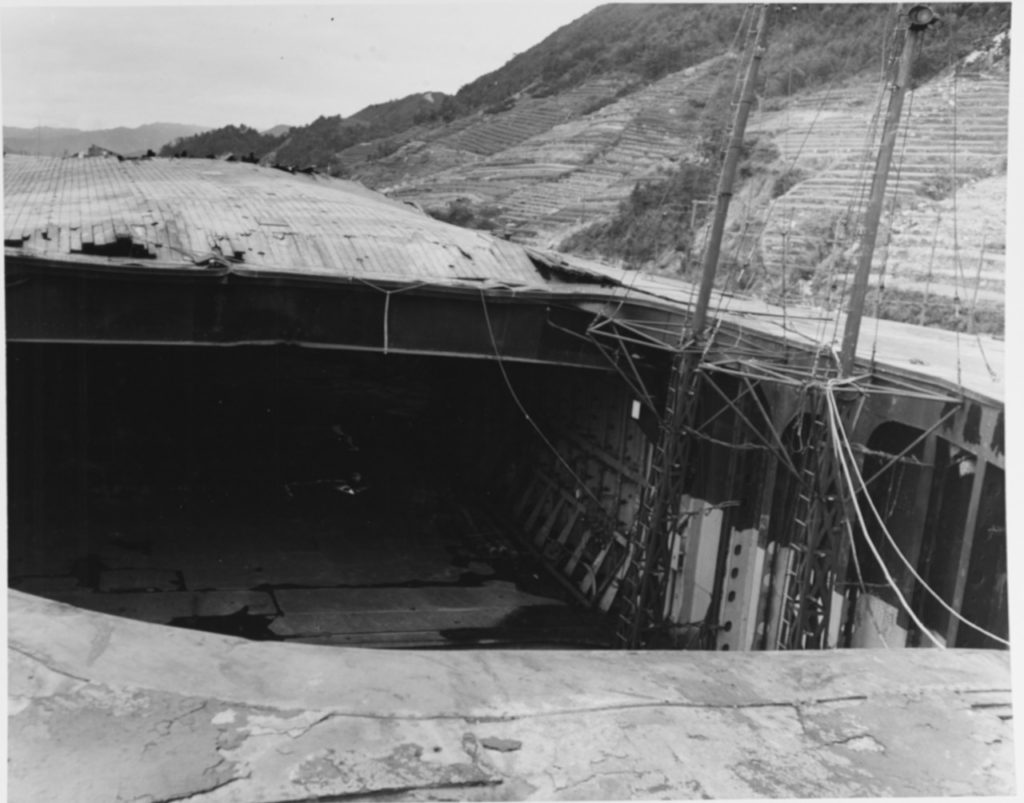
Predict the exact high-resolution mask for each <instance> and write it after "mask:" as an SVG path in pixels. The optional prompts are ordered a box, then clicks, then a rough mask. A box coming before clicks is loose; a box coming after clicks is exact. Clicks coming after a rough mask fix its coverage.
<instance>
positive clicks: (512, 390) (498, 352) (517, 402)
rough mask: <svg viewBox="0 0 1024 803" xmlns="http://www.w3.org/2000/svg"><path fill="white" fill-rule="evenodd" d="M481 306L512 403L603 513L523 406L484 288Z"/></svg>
mask: <svg viewBox="0 0 1024 803" xmlns="http://www.w3.org/2000/svg"><path fill="white" fill-rule="evenodd" d="M480 304H481V306H482V307H483V310H484V321H485V322H486V323H487V334H488V336H489V337H490V340H491V347H492V348H493V349H494V357H495V360H496V362H497V363H498V368H499V370H500V371H501V376H502V379H503V380H504V381H505V387H506V388H507V389H508V392H509V394H510V395H511V397H512V401H514V402H515V405H516V407H518V408H519V412H520V413H522V414H523V418H525V419H526V421H527V423H528V424H529V425H530V426H531V427H532V428H533V430H534V432H536V433H537V435H538V437H539V438H540V439H541V441H543V442H544V445H545V446H547V448H548V449H549V450H550V452H551V453H552V454H553V455H554V456H555V458H556V459H557V460H558V461H559V462H560V463H561V464H562V466H563V467H564V468H565V470H566V471H568V472H569V476H571V477H572V478H573V480H574V481H575V482H576V484H577V487H579V488H580V490H582V491H583V492H584V493H585V494H586V495H587V496H589V497H590V499H591V500H592V501H593V502H594V503H595V504H596V505H597V506H598V509H600V510H602V511H603V510H604V506H603V505H602V503H601V500H600V499H598V497H597V495H596V494H594V492H593V491H591V490H590V488H588V487H587V484H586V483H585V482H584V481H583V479H582V478H580V476H579V475H578V474H577V473H576V471H575V470H574V469H573V467H572V466H571V465H570V464H569V462H568V461H567V460H566V459H565V458H564V457H563V456H562V453H561V452H559V451H558V447H556V446H555V445H554V444H553V443H552V442H551V441H550V440H549V439H548V436H547V435H545V434H544V432H543V430H541V428H540V427H539V426H538V425H537V422H536V421H534V420H533V417H532V416H531V415H530V413H529V411H527V409H526V405H524V404H523V401H522V399H521V398H520V397H519V394H518V393H516V389H515V387H514V386H513V384H512V379H511V378H510V377H509V375H508V371H507V370H506V369H505V360H504V358H503V357H502V356H501V350H500V349H499V348H498V341H497V339H496V338H495V336H494V328H493V327H492V325H491V314H490V312H489V311H488V309H487V296H486V295H485V293H484V290H483V289H482V288H481V289H480Z"/></svg>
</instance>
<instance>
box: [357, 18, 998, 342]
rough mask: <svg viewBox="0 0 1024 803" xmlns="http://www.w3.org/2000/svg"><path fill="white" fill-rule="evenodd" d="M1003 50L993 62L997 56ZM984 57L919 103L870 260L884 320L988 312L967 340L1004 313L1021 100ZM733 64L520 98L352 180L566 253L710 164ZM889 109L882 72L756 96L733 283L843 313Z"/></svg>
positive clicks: (676, 257)
mask: <svg viewBox="0 0 1024 803" xmlns="http://www.w3.org/2000/svg"><path fill="white" fill-rule="evenodd" d="M998 39H999V37H996V39H995V40H993V42H994V43H995V44H994V45H993V47H992V51H993V52H995V51H999V52H1002V45H999V43H998V42H996V40H998ZM979 52H981V51H979ZM982 55H983V57H982V58H975V59H973V63H972V59H970V58H969V59H968V60H966V61H965V62H964V63H963V64H961V67H960V68H959V69H958V70H957V71H956V72H955V73H954V71H953V69H952V68H950V69H947V71H946V72H944V73H940V74H939V76H938V77H937V78H935V79H933V80H931V81H929V82H926V83H925V84H923V85H922V86H920V87H918V88H917V89H916V90H915V91H913V92H912V93H910V94H909V95H908V97H907V100H906V102H905V105H904V115H903V124H902V130H901V131H900V134H899V138H898V144H897V151H896V155H895V159H894V171H893V174H892V175H891V176H890V181H889V200H888V203H887V206H886V211H885V213H884V214H883V230H882V232H881V235H880V237H879V245H880V247H879V248H878V249H877V251H876V254H875V271H874V276H875V277H876V278H875V281H876V284H878V287H879V288H880V289H882V288H884V292H883V293H880V294H878V298H877V299H873V300H872V304H873V305H874V309H875V311H879V312H883V313H885V314H886V315H891V316H893V317H898V318H900V319H903V320H914V321H918V320H920V321H922V322H940V323H943V324H944V325H961V324H958V323H957V321H956V320H954V319H957V318H958V316H962V315H965V314H966V312H967V311H970V310H971V309H973V308H974V307H977V310H978V316H979V317H978V318H977V319H970V320H968V319H963V320H962V321H961V323H962V328H965V329H970V328H971V327H972V326H974V325H975V323H977V322H978V320H981V319H982V318H986V316H987V318H988V319H990V320H989V323H990V324H991V323H992V321H995V320H996V319H997V318H1000V317H1001V306H1002V296H1003V276H1004V261H1005V255H1004V250H1005V247H1004V244H1003V240H1004V237H1003V229H1004V228H1005V208H1004V207H1005V171H1006V151H1007V116H1008V105H1009V92H1008V80H1007V75H1006V67H1007V65H1006V59H1005V58H1003V57H1000V58H999V59H996V60H995V61H992V60H991V59H990V60H989V61H986V60H985V58H984V53H983V54H982ZM738 67H739V59H738V57H737V56H736V55H734V54H731V53H729V54H725V55H722V56H719V57H716V58H714V59H711V60H708V61H705V62H703V63H701V64H698V65H695V66H692V67H689V68H687V69H685V70H681V71H679V72H676V73H671V74H669V75H667V76H665V77H663V78H661V79H659V80H657V81H655V82H653V83H650V84H648V85H638V84H636V83H635V80H636V79H635V77H631V76H629V75H625V74H623V75H608V74H605V75H603V76H601V77H600V78H597V79H594V80H592V81H589V82H584V83H583V84H581V85H579V86H577V87H575V88H573V89H571V90H568V91H565V92H562V93H559V94H556V95H550V96H547V97H540V98H538V97H530V95H529V93H528V92H525V91H524V92H522V93H519V94H518V95H516V96H514V97H512V98H509V99H508V100H506V101H505V102H503V103H501V104H498V105H497V106H492V107H490V108H488V109H487V110H486V111H481V112H477V113H475V114H472V115H469V116H466V117H460V118H457V119H455V120H454V121H452V122H451V123H449V124H439V123H433V124H429V125H419V126H416V127H413V128H410V129H408V130H406V131H403V132H402V133H401V134H399V135H396V136H393V137H391V138H389V139H388V140H387V141H383V142H382V141H372V142H364V143H360V144H359V145H356V146H355V147H353V148H349V149H348V150H346V151H343V152H342V153H341V154H340V155H339V157H338V159H339V161H340V162H341V163H343V164H344V165H345V166H346V169H347V170H348V171H349V174H350V175H351V176H352V177H353V178H357V179H359V180H362V181H363V182H364V183H366V184H367V185H369V186H372V187H374V188H376V189H380V190H383V191H385V192H387V193H388V194H390V195H392V196H394V197H396V198H401V199H403V200H407V201H411V202H414V203H416V204H418V205H420V206H421V207H423V208H425V209H426V210H428V211H430V212H432V213H435V214H439V215H442V216H443V215H445V214H446V210H447V213H448V214H449V219H454V218H452V217H451V214H450V213H451V210H452V208H453V206H458V207H459V208H460V210H461V214H462V219H461V221H458V222H462V223H464V224H466V225H471V226H480V227H485V228H491V229H497V230H499V231H500V232H502V233H504V234H505V235H506V236H508V237H510V238H512V239H516V240H519V241H522V242H527V243H531V244H535V245H542V246H548V247H558V246H559V244H561V243H562V242H564V241H565V240H566V238H567V237H568V236H569V235H571V234H573V233H574V232H577V231H579V230H580V229H583V228H586V227H587V226H589V225H591V224H593V223H594V222H596V221H600V220H602V219H604V220H607V219H609V218H611V217H612V216H613V215H615V214H617V212H618V210H619V209H620V205H621V203H622V202H623V201H624V200H625V199H627V198H628V197H629V196H630V194H631V193H632V191H633V189H634V188H635V187H636V185H637V182H640V181H644V180H649V179H657V178H659V177H663V176H666V175H668V174H669V173H671V171H673V170H674V169H675V168H676V167H677V166H678V164H679V163H680V162H681V161H684V160H696V159H700V158H701V157H702V156H703V155H705V154H706V150H702V138H706V137H707V136H708V132H709V130H711V129H712V128H713V127H714V125H719V126H720V125H721V122H722V121H723V120H728V118H729V117H731V109H730V104H729V100H730V98H731V97H732V96H733V91H734V89H735V85H736V80H737V73H738ZM885 101H886V93H885V86H884V84H883V83H882V82H881V81H880V79H879V75H878V72H877V70H872V71H870V72H868V73H865V74H862V75H860V76H854V77H851V78H848V79H846V81H845V82H843V83H838V84H836V85H833V86H830V87H829V88H828V89H818V90H814V91H806V92H803V93H798V94H796V95H793V96H791V97H789V98H782V97H772V98H769V99H767V101H764V100H762V99H759V102H758V106H757V108H755V110H754V112H753V114H752V115H751V119H750V123H749V125H748V139H749V141H756V142H757V143H758V148H757V149H756V152H755V157H752V158H751V159H750V160H749V161H748V167H749V169H748V170H746V171H745V172H744V171H741V182H740V185H739V186H738V187H737V190H736V193H735V195H734V198H733V205H732V209H731V220H730V222H729V226H728V227H727V242H726V245H725V249H724V253H725V254H727V255H728V257H727V258H728V259H730V260H731V262H732V264H731V268H730V269H731V270H733V271H734V275H733V276H731V277H730V279H731V280H732V285H731V286H734V287H746V286H752V287H755V288H757V289H758V290H759V291H760V292H762V293H765V294H768V295H778V294H779V293H784V294H786V295H790V296H792V295H798V296H800V297H801V298H802V299H803V300H804V301H813V302H815V303H819V304H822V305H825V306H831V305H834V304H835V303H837V298H838V294H839V293H841V292H842V289H843V286H844V284H845V281H846V277H847V276H848V275H849V271H850V269H851V267H852V265H853V264H854V263H855V261H856V241H857V239H858V236H859V233H860V232H859V227H860V225H861V219H862V216H863V210H864V206H865V200H866V196H867V192H868V187H869V184H870V177H871V173H872V169H873V165H874V159H875V152H876V150H877V144H878V139H879V136H880V128H881V124H880V117H881V113H880V111H881V109H883V108H884V103H885ZM1000 177H1002V178H1000ZM707 200H708V201H709V202H710V201H711V200H712V199H707ZM701 239H702V238H701V236H699V235H698V236H697V237H696V239H695V242H696V243H697V244H698V245H699V243H700V241H701ZM694 253H695V252H691V253H690V256H691V258H692V257H693V254H694ZM681 259H683V257H682V256H681V255H680V254H679V253H676V252H671V253H670V252H666V253H664V254H661V255H659V256H658V257H657V258H656V259H654V260H653V261H652V263H651V264H650V266H649V267H650V268H651V269H660V270H665V269H667V270H681V269H684V268H685V267H686V266H685V265H684V264H683V262H681ZM691 261H692V259H691ZM883 268H884V271H883ZM740 274H742V275H741V276H740V279H739V280H738V281H737V280H736V279H737V275H740ZM881 277H884V278H881ZM986 326H988V329H989V331H992V330H993V326H994V329H995V330H998V329H999V328H1000V326H1001V323H1000V322H998V321H996V323H995V324H993V325H992V326H989V325H988V324H986Z"/></svg>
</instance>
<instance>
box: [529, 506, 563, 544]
mask: <svg viewBox="0 0 1024 803" xmlns="http://www.w3.org/2000/svg"><path fill="white" fill-rule="evenodd" d="M564 504H565V499H564V497H562V496H559V497H558V498H557V499H555V503H554V504H553V505H552V506H551V512H550V513H548V516H547V518H546V519H544V523H543V524H541V526H540V527H538V528H537V534H536V535H535V536H534V538H533V543H534V544H536V545H537V546H540V545H541V544H543V543H544V542H545V541H547V540H548V534H549V533H550V532H551V528H552V527H554V525H555V519H557V518H558V514H559V513H560V512H561V511H562V505H564Z"/></svg>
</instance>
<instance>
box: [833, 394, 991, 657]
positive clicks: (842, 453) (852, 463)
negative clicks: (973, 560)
mask: <svg viewBox="0 0 1024 803" xmlns="http://www.w3.org/2000/svg"><path fill="white" fill-rule="evenodd" d="M826 397H827V399H828V404H829V411H830V414H831V417H830V420H831V424H832V434H833V437H834V439H835V451H836V457H837V459H838V460H839V461H840V466H841V468H842V470H843V474H844V476H845V477H846V479H847V482H848V485H849V488H850V491H851V499H852V500H853V506H854V509H855V511H856V513H857V519H858V521H859V522H860V524H861V527H862V532H863V534H864V539H865V541H866V542H867V544H868V546H869V548H870V549H871V550H872V552H873V553H875V555H876V559H878V560H879V561H880V563H879V566H880V567H881V568H882V571H883V574H885V576H886V579H887V581H889V583H890V586H891V587H892V589H893V591H895V592H896V595H897V598H898V599H900V601H901V603H902V604H903V605H904V607H905V610H907V613H908V615H909V616H910V618H911V619H912V620H913V621H914V623H915V624H917V625H918V627H919V628H920V629H921V632H923V633H925V634H926V635H927V636H928V637H929V638H931V639H932V641H933V642H935V639H934V637H933V636H931V631H930V630H928V629H927V628H926V627H924V625H923V624H922V623H921V622H920V620H919V619H918V618H917V616H916V615H915V614H914V613H913V612H912V611H911V610H910V609H909V607H907V606H906V600H905V599H904V598H903V596H902V594H900V592H899V589H898V588H896V586H895V583H894V582H893V581H892V578H891V575H890V574H889V572H888V569H887V568H886V567H885V566H884V562H881V555H880V554H878V552H877V549H876V548H875V545H874V542H873V541H872V540H871V538H870V536H869V535H868V528H867V524H866V522H865V521H864V516H863V513H862V512H861V509H860V504H859V503H858V502H857V501H856V500H857V495H858V489H857V487H856V484H855V483H854V476H856V479H857V481H858V483H859V485H860V490H861V491H862V492H863V496H864V498H865V499H866V500H867V504H868V507H869V508H870V509H871V512H872V513H873V514H874V517H875V520H876V521H877V522H878V525H879V527H880V528H881V531H882V533H883V534H884V535H885V538H886V540H887V541H888V542H889V545H890V546H891V547H892V549H893V551H894V552H895V553H896V555H897V556H898V557H899V559H900V561H901V562H902V563H903V565H904V566H906V567H907V569H908V570H909V572H910V574H911V576H913V578H914V579H915V580H917V582H918V583H920V585H921V588H922V589H923V590H924V591H925V592H927V593H928V594H929V595H930V596H931V597H933V598H934V599H935V600H936V602H938V603H939V605H941V606H942V607H943V608H944V609H945V610H946V611H947V612H949V613H950V614H951V615H952V616H953V617H955V618H956V619H957V620H958V621H959V622H961V623H962V624H964V625H967V626H968V627H970V628H971V629H973V630H975V631H977V632H978V633H981V634H982V635H983V636H986V637H988V638H990V639H992V640H993V641H996V642H998V643H999V644H1002V645H1004V646H1007V647H1009V646H1010V642H1009V641H1007V640H1006V639H1004V638H1000V637H999V636H997V635H995V634H994V633H991V632H989V631H988V630H985V629H984V628H982V627H980V626H978V625H976V624H974V623H973V622H971V621H970V620H968V619H965V618H964V617H963V616H962V615H961V614H960V613H959V612H958V611H956V610H954V609H953V607H952V606H950V605H949V604H948V603H947V602H946V601H945V600H944V599H942V597H940V596H939V594H938V593H937V592H936V591H935V590H934V589H933V588H932V587H931V586H930V585H928V583H926V582H925V580H924V578H922V577H921V575H920V574H918V572H917V570H916V569H915V568H914V566H913V564H912V563H911V562H910V560H908V559H907V557H906V555H904V554H903V551H902V550H901V549H900V548H899V546H898V545H897V543H896V539H895V538H893V536H892V534H891V533H890V532H889V528H888V527H886V525H885V521H884V520H883V518H882V515H881V513H880V512H879V510H878V507H877V506H876V505H875V503H874V500H873V499H872V498H871V493H870V492H869V491H868V489H867V483H865V481H864V478H863V476H862V475H861V472H860V469H859V467H858V466H857V459H856V456H855V455H854V453H853V447H852V445H851V443H850V440H849V437H848V436H847V435H846V432H845V429H844V428H843V425H842V419H841V416H840V414H839V406H838V402H837V401H836V398H835V394H834V392H833V383H831V382H830V383H827V384H826ZM935 643H937V642H935Z"/></svg>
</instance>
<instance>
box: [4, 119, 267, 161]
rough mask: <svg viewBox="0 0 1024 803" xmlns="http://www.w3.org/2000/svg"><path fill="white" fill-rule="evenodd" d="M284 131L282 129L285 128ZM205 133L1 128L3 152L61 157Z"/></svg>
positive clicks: (141, 147)
mask: <svg viewBox="0 0 1024 803" xmlns="http://www.w3.org/2000/svg"><path fill="white" fill-rule="evenodd" d="M285 128H286V127H285ZM206 130H208V129H207V128H206V127H205V126H198V125H184V124H182V123H147V124H146V125H140V126H138V127H137V128H124V127H120V128H107V129H102V130H98V131H82V130H80V129H77V128H50V127H48V126H40V127H38V128H17V127H15V126H6V125H5V126H4V150H5V151H8V152H11V153H27V154H38V155H41V156H61V155H63V154H65V153H77V152H79V151H84V150H87V149H88V148H89V146H90V145H99V146H100V147H101V148H107V149H109V150H112V151H115V152H116V153H120V154H123V155H125V156H133V155H135V154H139V153H145V152H146V151H147V150H149V149H152V150H154V151H156V150H159V149H160V148H161V147H163V146H164V145H166V144H167V143H168V142H170V141H172V140H174V139H178V138H179V137H190V136H193V135H194V134H198V133H200V132H202V131H206Z"/></svg>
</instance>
